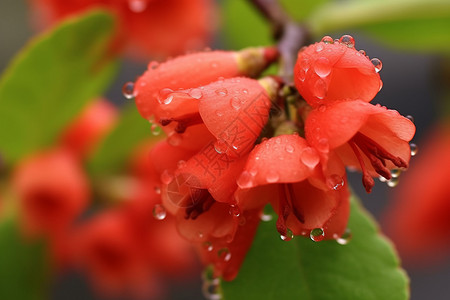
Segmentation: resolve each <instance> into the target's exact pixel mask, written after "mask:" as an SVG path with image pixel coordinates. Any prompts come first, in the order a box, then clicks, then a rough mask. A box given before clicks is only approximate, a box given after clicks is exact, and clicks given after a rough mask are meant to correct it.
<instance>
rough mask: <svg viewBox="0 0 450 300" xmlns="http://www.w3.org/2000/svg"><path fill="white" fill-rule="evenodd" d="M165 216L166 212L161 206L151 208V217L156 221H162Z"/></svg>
mask: <svg viewBox="0 0 450 300" xmlns="http://www.w3.org/2000/svg"><path fill="white" fill-rule="evenodd" d="M166 216H167V212H166V209H165V208H164V206H162V205H161V204H156V205H155V206H154V207H153V217H154V218H155V219H156V220H160V221H161V220H164V219H165V218H166Z"/></svg>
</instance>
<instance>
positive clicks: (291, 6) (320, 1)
mask: <svg viewBox="0 0 450 300" xmlns="http://www.w3.org/2000/svg"><path fill="white" fill-rule="evenodd" d="M330 1H332V0H300V1H299V0H280V2H281V4H282V5H283V7H284V9H285V10H286V12H287V13H288V14H289V15H291V16H292V17H293V18H294V19H295V20H297V21H302V20H303V19H305V18H307V17H308V16H309V15H310V14H311V12H313V11H314V10H315V9H317V8H319V7H321V6H322V5H324V4H325V3H328V2H330Z"/></svg>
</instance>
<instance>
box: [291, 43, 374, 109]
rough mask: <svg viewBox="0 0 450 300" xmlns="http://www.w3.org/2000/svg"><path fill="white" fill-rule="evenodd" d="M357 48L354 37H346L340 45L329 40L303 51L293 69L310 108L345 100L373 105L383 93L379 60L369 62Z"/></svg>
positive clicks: (299, 88) (296, 81) (301, 92)
mask: <svg viewBox="0 0 450 300" xmlns="http://www.w3.org/2000/svg"><path fill="white" fill-rule="evenodd" d="M354 45H355V41H354V40H353V38H352V37H351V36H348V35H344V36H342V37H341V39H340V40H339V42H338V41H336V42H333V40H332V39H331V38H330V37H328V36H327V37H324V38H323V39H322V41H321V42H319V43H315V44H314V45H311V46H308V47H306V48H305V49H304V50H300V52H299V53H298V58H297V63H296V64H295V69H294V74H295V77H294V79H295V85H296V86H297V89H298V91H299V92H300V94H301V95H302V96H303V98H304V99H305V100H306V102H308V103H309V104H310V105H311V106H313V107H316V106H319V105H321V104H330V103H331V102H334V101H346V100H362V101H365V102H370V101H371V100H372V99H373V97H375V95H376V94H377V93H378V91H379V90H380V89H381V87H382V82H381V80H380V76H379V75H378V73H377V72H378V71H379V70H380V69H381V62H380V61H379V60H378V59H376V58H374V59H373V60H372V61H370V60H369V58H368V57H366V56H365V52H364V51H363V50H361V51H357V50H356V49H355V48H354ZM374 65H375V66H374Z"/></svg>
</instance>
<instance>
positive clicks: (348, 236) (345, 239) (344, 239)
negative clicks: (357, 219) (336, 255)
mask: <svg viewBox="0 0 450 300" xmlns="http://www.w3.org/2000/svg"><path fill="white" fill-rule="evenodd" d="M352 237H353V235H352V232H351V231H350V229H348V228H347V229H345V231H344V233H343V234H342V235H341V236H338V237H336V238H335V240H336V242H337V243H338V244H339V245H347V244H348V243H350V241H351V240H352Z"/></svg>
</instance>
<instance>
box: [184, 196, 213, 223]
mask: <svg viewBox="0 0 450 300" xmlns="http://www.w3.org/2000/svg"><path fill="white" fill-rule="evenodd" d="M197 191H198V193H194V194H192V195H191V197H195V199H192V203H193V204H192V206H190V207H187V208H186V215H185V217H184V218H185V219H191V220H195V219H197V217H198V216H200V215H201V214H202V213H204V212H206V211H208V210H209V209H210V208H211V206H212V205H213V204H214V202H215V200H214V198H213V197H212V196H211V194H210V193H209V192H208V190H207V189H198V190H197Z"/></svg>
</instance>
